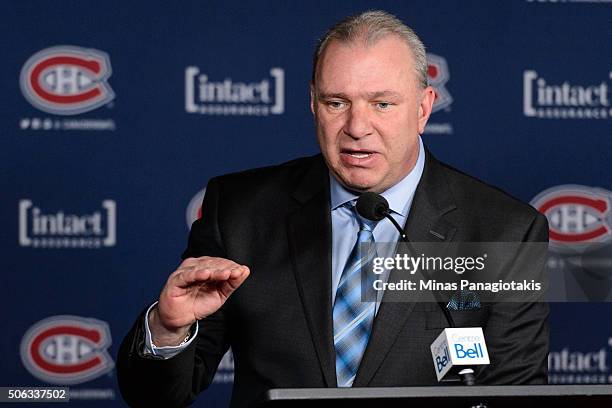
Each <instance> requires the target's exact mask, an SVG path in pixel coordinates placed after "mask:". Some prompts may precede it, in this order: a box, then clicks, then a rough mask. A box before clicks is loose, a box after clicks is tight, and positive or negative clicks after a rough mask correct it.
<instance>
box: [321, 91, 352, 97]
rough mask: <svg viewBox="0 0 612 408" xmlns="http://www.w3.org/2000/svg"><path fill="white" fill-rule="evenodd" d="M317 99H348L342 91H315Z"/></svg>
mask: <svg viewBox="0 0 612 408" xmlns="http://www.w3.org/2000/svg"><path fill="white" fill-rule="evenodd" d="M317 97H318V98H319V99H334V98H337V99H349V97H348V95H347V94H345V93H342V92H317Z"/></svg>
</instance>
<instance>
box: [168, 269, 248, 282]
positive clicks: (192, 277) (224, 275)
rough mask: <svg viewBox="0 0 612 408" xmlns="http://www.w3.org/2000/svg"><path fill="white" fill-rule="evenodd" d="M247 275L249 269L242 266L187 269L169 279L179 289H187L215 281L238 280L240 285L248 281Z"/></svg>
mask: <svg viewBox="0 0 612 408" xmlns="http://www.w3.org/2000/svg"><path fill="white" fill-rule="evenodd" d="M234 265H236V264H234ZM245 269H246V272H245ZM245 274H246V275H247V276H248V268H246V267H242V266H234V267H232V268H219V269H211V268H202V267H186V268H180V269H179V270H177V271H176V272H175V274H173V276H171V278H170V279H169V283H170V284H171V285H173V286H177V287H179V288H186V287H189V286H191V285H193V284H195V283H206V282H213V281H227V280H232V281H235V280H236V283H238V281H239V282H240V283H242V281H244V279H246V276H244V277H243V275H245ZM240 283H238V285H239V284H240ZM233 284H234V282H232V286H233Z"/></svg>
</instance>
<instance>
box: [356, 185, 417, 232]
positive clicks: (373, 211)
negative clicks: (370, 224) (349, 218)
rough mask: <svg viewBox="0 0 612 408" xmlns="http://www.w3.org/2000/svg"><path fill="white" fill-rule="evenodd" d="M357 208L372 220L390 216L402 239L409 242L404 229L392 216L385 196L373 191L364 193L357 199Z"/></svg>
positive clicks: (361, 213) (363, 215) (360, 213)
mask: <svg viewBox="0 0 612 408" xmlns="http://www.w3.org/2000/svg"><path fill="white" fill-rule="evenodd" d="M355 208H356V209H357V213H358V214H359V215H361V216H362V217H363V218H367V219H368V220H371V221H380V220H382V219H383V218H388V219H389V221H391V223H392V224H393V225H394V226H395V228H396V229H397V231H398V232H399V234H400V241H402V242H408V238H407V237H406V234H404V230H403V229H402V227H400V225H399V224H398V223H397V221H395V219H394V218H393V217H392V216H391V211H390V210H389V203H388V202H387V200H386V199H385V197H383V196H381V195H380V194H377V193H372V192H367V193H363V194H361V195H360V196H359V198H358V199H357V204H356V205H355Z"/></svg>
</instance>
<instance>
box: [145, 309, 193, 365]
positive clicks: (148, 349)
mask: <svg viewBox="0 0 612 408" xmlns="http://www.w3.org/2000/svg"><path fill="white" fill-rule="evenodd" d="M156 304H157V302H155V303H153V304H152V305H151V306H149V308H148V309H147V313H145V317H144V320H145V321H144V326H145V341H144V350H143V353H144V355H153V356H159V357H162V358H164V359H169V358H172V357H174V356H176V355H177V354H179V353H180V352H181V351H183V350H185V349H186V348H187V347H189V345H190V344H191V342H192V341H193V340H194V339H195V338H196V336H197V335H198V322H195V324H194V326H195V329H194V328H193V327H194V326H191V329H190V332H189V339H188V340H187V341H184V342H183V343H181V344H180V345H178V346H163V347H157V346H155V345H154V344H153V336H152V335H151V329H149V312H150V311H151V309H153V307H154V306H155V305H156Z"/></svg>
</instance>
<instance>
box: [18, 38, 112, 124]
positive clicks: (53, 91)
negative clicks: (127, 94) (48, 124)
mask: <svg viewBox="0 0 612 408" xmlns="http://www.w3.org/2000/svg"><path fill="white" fill-rule="evenodd" d="M111 73H112V70H111V65H110V59H109V58H108V54H106V53H104V52H102V51H98V50H94V49H91V48H80V47H73V46H58V47H51V48H46V49H44V50H42V51H39V52H37V53H36V54H34V55H32V56H31V57H30V59H28V60H27V61H26V63H25V64H24V65H23V68H22V69H21V75H20V81H19V82H20V86H21V92H22V93H23V96H24V97H25V98H26V99H27V100H28V102H30V103H31V104H32V105H33V106H35V107H36V108H38V109H40V110H42V111H44V112H48V113H53V114H56V115H77V114H79V113H83V112H89V111H91V110H94V109H96V108H98V107H100V106H102V105H105V104H107V103H108V102H110V101H112V100H113V98H114V97H115V94H114V93H113V90H112V89H111V87H110V86H109V85H108V83H107V79H108V78H109V77H110V76H111Z"/></svg>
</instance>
